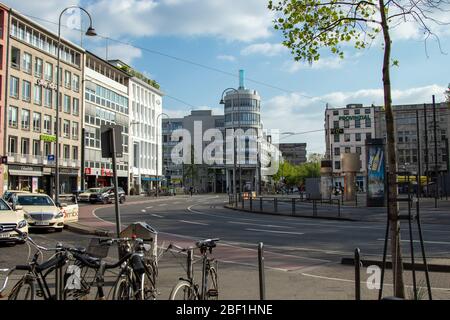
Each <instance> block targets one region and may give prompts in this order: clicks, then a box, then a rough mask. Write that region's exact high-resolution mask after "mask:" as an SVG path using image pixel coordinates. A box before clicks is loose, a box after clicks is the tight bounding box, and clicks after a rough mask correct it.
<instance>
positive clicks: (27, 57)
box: [22, 52, 31, 74]
mask: <svg viewBox="0 0 450 320" xmlns="http://www.w3.org/2000/svg"><path fill="white" fill-rule="evenodd" d="M22 69H23V71H24V72H26V73H30V74H31V54H29V53H26V52H24V53H23V57H22Z"/></svg>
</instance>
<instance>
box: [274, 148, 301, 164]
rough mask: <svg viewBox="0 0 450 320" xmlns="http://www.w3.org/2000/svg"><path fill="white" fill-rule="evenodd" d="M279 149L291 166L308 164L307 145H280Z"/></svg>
mask: <svg viewBox="0 0 450 320" xmlns="http://www.w3.org/2000/svg"><path fill="white" fill-rule="evenodd" d="M278 149H279V150H280V151H281V153H282V156H283V159H284V160H285V161H287V162H289V163H290V164H293V165H299V164H302V163H305V162H306V160H307V159H306V143H280V144H279V145H278Z"/></svg>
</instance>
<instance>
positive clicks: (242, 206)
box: [240, 195, 245, 209]
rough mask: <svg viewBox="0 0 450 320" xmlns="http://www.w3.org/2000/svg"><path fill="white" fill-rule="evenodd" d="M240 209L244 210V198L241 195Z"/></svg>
mask: <svg viewBox="0 0 450 320" xmlns="http://www.w3.org/2000/svg"><path fill="white" fill-rule="evenodd" d="M240 197H241V208H242V209H244V207H245V206H244V197H243V196H242V195H241V196H240Z"/></svg>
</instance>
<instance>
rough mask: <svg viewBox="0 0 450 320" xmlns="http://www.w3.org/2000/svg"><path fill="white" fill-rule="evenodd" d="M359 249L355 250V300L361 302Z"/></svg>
mask: <svg viewBox="0 0 450 320" xmlns="http://www.w3.org/2000/svg"><path fill="white" fill-rule="evenodd" d="M360 252H361V251H360V250H359V248H356V249H355V261H354V262H355V299H356V300H361V256H360Z"/></svg>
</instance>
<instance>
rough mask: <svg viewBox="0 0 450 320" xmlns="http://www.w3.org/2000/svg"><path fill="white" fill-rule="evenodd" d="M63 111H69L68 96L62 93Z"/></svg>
mask: <svg viewBox="0 0 450 320" xmlns="http://www.w3.org/2000/svg"><path fill="white" fill-rule="evenodd" d="M64 112H65V113H70V97H69V96H68V95H64Z"/></svg>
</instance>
